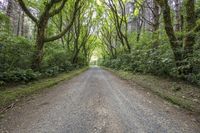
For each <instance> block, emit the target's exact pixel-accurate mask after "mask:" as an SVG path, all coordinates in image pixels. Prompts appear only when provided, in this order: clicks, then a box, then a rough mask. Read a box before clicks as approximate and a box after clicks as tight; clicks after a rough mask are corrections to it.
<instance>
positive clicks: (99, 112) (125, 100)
mask: <svg viewBox="0 0 200 133" xmlns="http://www.w3.org/2000/svg"><path fill="white" fill-rule="evenodd" d="M1 131H5V132H11V133H12V132H13V133H44V132H48V133H51V132H52V133H54V132H57V133H66V132H67V133H68V132H73V133H79V132H80V133H100V132H101V133H105V132H108V133H133V132H136V133H143V132H154V133H156V132H165V133H167V132H176V133H199V132H200V124H199V122H198V121H197V120H196V116H195V115H193V114H191V113H190V112H189V111H186V110H183V109H181V108H179V107H178V106H174V104H171V103H169V102H167V101H166V100H163V99H162V98H160V97H159V96H157V95H155V94H154V93H151V92H148V91H147V90H146V89H144V88H143V87H141V86H140V85H138V84H136V83H131V84H130V83H129V82H128V81H125V80H122V79H120V78H119V77H117V76H115V75H113V74H112V73H111V72H109V71H106V70H103V69H101V68H90V69H89V70H87V71H86V72H84V73H83V74H81V75H79V76H77V77H75V78H73V79H71V80H69V81H64V82H62V83H60V84H58V85H56V86H54V87H52V89H46V90H45V91H43V92H42V93H40V94H35V95H32V96H30V97H27V98H26V99H24V101H22V102H20V103H18V104H17V105H16V106H14V107H13V108H12V109H10V110H8V111H7V112H6V113H5V114H4V116H3V118H2V119H1V120H0V132H1Z"/></svg>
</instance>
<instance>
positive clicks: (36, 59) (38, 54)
mask: <svg viewBox="0 0 200 133" xmlns="http://www.w3.org/2000/svg"><path fill="white" fill-rule="evenodd" d="M46 25H47V21H45V22H44V23H43V24H40V25H39V26H38V28H37V29H38V30H37V35H36V46H35V47H36V48H35V52H34V55H33V61H32V69H33V70H39V68H40V66H41V62H42V58H43V47H44V37H45V28H46Z"/></svg>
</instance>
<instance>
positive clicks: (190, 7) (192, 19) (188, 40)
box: [184, 0, 196, 74]
mask: <svg viewBox="0 0 200 133" xmlns="http://www.w3.org/2000/svg"><path fill="white" fill-rule="evenodd" d="M185 7H186V22H187V23H186V31H187V32H188V34H186V37H185V40H184V43H185V44H184V59H185V66H187V67H186V68H185V69H184V74H189V73H192V71H193V67H192V65H191V63H190V60H189V58H190V57H191V56H192V54H193V46H194V44H195V33H194V32H190V31H191V29H194V28H195V26H196V15H195V0H187V2H186V5H185Z"/></svg>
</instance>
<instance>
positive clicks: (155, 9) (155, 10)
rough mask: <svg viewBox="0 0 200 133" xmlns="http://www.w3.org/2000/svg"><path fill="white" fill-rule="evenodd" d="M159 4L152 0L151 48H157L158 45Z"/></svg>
mask: <svg viewBox="0 0 200 133" xmlns="http://www.w3.org/2000/svg"><path fill="white" fill-rule="evenodd" d="M159 10H160V8H159V5H158V3H157V1H156V0H153V10H152V13H153V26H152V31H153V35H152V39H153V40H154V42H153V48H157V47H158V45H159V41H158V40H159V33H158V30H159V19H160V14H159Z"/></svg>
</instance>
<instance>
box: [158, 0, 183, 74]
mask: <svg viewBox="0 0 200 133" xmlns="http://www.w3.org/2000/svg"><path fill="white" fill-rule="evenodd" d="M157 2H158V3H159V5H160V6H161V8H162V11H163V19H164V24H165V31H166V33H167V36H168V38H169V42H170V45H171V48H172V50H173V53H174V57H175V61H176V65H177V67H178V68H179V67H180V66H181V65H182V50H181V49H182V45H180V44H179V42H178V39H177V38H176V35H175V31H174V29H173V25H172V20H171V13H170V6H169V4H168V0H157ZM179 73H181V72H179Z"/></svg>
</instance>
